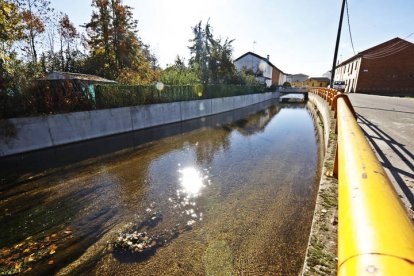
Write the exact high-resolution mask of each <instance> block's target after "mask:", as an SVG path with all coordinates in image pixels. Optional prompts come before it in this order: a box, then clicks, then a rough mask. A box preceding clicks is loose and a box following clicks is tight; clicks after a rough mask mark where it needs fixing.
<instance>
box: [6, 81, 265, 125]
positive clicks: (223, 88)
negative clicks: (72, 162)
mask: <svg viewBox="0 0 414 276" xmlns="http://www.w3.org/2000/svg"><path fill="white" fill-rule="evenodd" d="M82 87H83V86H81V85H79V84H78V83H76V82H70V81H66V82H61V81H41V82H36V83H35V84H33V85H32V86H31V87H29V88H28V89H26V91H24V92H20V93H16V92H13V91H4V90H3V91H1V90H0V119H2V118H13V117H21V116H36V115H43V114H56V113H65V112H74V111H86V110H93V109H103V108H115V107H125V106H134V105H144V104H155V103H168V102H177V101H192V100H199V99H211V98H221V97H230V96H240V95H247V94H252V93H262V92H264V91H265V88H264V87H263V86H245V85H201V84H198V85H187V86H169V85H165V86H163V89H160V90H158V89H157V88H156V86H155V85H148V86H125V85H97V86H96V90H95V97H93V95H91V94H90V93H89V92H88V91H86V90H85V89H83V88H82ZM159 88H160V87H159Z"/></svg>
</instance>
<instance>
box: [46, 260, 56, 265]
mask: <svg viewBox="0 0 414 276" xmlns="http://www.w3.org/2000/svg"><path fill="white" fill-rule="evenodd" d="M54 263H55V261H54V260H50V261H48V262H47V264H50V265H52V264H54Z"/></svg>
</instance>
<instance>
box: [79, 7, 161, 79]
mask: <svg viewBox="0 0 414 276" xmlns="http://www.w3.org/2000/svg"><path fill="white" fill-rule="evenodd" d="M92 6H93V7H95V9H96V10H95V11H94V12H93V14H92V18H91V21H90V22H89V23H87V24H86V25H85V27H86V29H87V33H88V37H89V39H88V45H89V47H90V52H91V56H90V58H89V59H88V61H87V68H86V69H87V70H88V71H89V72H92V73H95V74H98V75H101V76H104V77H107V78H111V79H117V80H118V81H120V82H123V83H134V84H146V83H150V82H153V81H154V80H155V79H156V78H157V77H158V72H157V71H156V70H154V68H155V67H156V66H154V65H155V64H156V58H155V57H153V56H152V55H151V54H150V51H149V47H148V46H147V45H145V44H143V43H142V41H141V40H140V39H139V37H138V36H137V29H136V28H137V24H138V22H137V21H136V20H134V19H133V14H132V8H131V7H129V6H127V5H123V4H122V1H121V0H93V3H92ZM150 62H152V63H153V64H152V65H153V66H151V64H150Z"/></svg>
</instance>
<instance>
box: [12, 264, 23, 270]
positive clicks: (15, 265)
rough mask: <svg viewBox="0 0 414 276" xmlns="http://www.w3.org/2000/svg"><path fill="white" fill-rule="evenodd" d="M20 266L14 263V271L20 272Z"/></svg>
mask: <svg viewBox="0 0 414 276" xmlns="http://www.w3.org/2000/svg"><path fill="white" fill-rule="evenodd" d="M21 266H22V264H21V263H15V264H14V269H16V270H20V267H21Z"/></svg>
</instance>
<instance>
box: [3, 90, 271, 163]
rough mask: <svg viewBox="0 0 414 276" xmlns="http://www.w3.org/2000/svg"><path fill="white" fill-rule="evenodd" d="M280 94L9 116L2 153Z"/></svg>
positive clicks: (188, 116)
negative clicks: (42, 114)
mask: <svg viewBox="0 0 414 276" xmlns="http://www.w3.org/2000/svg"><path fill="white" fill-rule="evenodd" d="M278 97H279V93H277V92H274V93H272V92H268V93H258V94H249V95H244V96H234V97H224V98H214V99H204V100H195V101H183V102H172V103H161V104H151V105H141V106H132V107H121V108H111V109H101V110H92V111H83V112H73V113H66V114H57V115H48V116H40V117H26V118H12V119H6V120H3V121H2V122H1V124H0V156H7V155H12V154H17V153H23V152H27V151H32V150H38V149H43V148H47V147H53V146H58V145H64V144H68V143H73V142H79V141H83V140H88V139H93V138H98V137H103V136H108V135H114V134H118V133H123V132H128V131H134V130H139V129H143V128H148V127H154V126H160V125H164V124H169V123H175V122H180V121H185V120H190V119H194V118H199V117H203V116H208V115H212V114H217V113H221V112H226V111H230V110H233V109H237V108H242V107H245V106H249V105H252V104H256V103H260V102H263V101H267V100H270V99H272V98H278Z"/></svg>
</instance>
